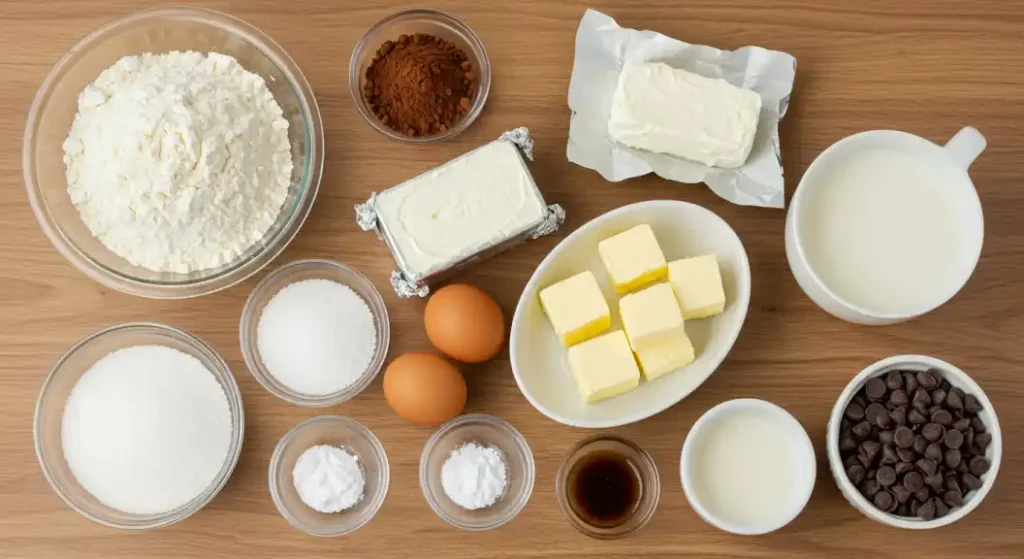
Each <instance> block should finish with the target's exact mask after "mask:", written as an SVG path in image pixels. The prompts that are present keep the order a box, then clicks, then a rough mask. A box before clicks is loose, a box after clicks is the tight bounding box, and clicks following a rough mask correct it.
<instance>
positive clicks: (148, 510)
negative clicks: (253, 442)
mask: <svg viewBox="0 0 1024 559" xmlns="http://www.w3.org/2000/svg"><path fill="white" fill-rule="evenodd" d="M231 429H232V427H231V410H230V408H229V407H228V401H227V398H226V397H225V395H224V389H223V388H222V387H221V385H220V383H219V382H218V381H217V379H216V377H214V376H213V373H211V372H210V371H209V370H207V368H206V367H205V366H204V365H203V364H202V363H201V362H200V361H199V360H198V359H196V358H195V357H193V356H191V355H188V354H187V353H184V352H182V351H179V350H177V349H172V348H169V347H164V346H134V347H128V348H124V349H120V350H118V351H115V352H113V353H111V354H110V355H107V356H106V357H104V358H102V359H100V360H99V361H97V362H96V363H95V364H94V365H93V366H92V367H91V368H90V369H89V370H88V371H86V372H85V374H84V375H82V377H81V378H80V379H78V382H77V383H76V384H75V387H74V388H73V389H72V390H71V393H70V394H69V395H68V400H67V404H66V405H65V407H64V416H63V422H62V426H61V442H62V444H63V447H64V457H65V459H66V460H67V463H68V467H69V468H70V469H71V473H72V474H74V476H75V479H77V480H78V482H79V483H80V484H81V485H82V487H84V488H85V490H86V491H88V492H89V493H90V494H91V495H92V496H93V497H96V499H98V500H99V501H100V502H101V503H103V504H105V505H107V506H109V507H112V508H115V509H117V510H120V511H122V512H126V513H131V514H160V513H165V512H169V511H171V510H174V509H177V508H178V507H181V506H182V505H185V504H186V503H188V502H189V501H191V500H192V499H194V498H195V497H197V496H199V495H200V494H201V493H202V492H203V491H205V490H206V488H207V487H209V486H210V484H212V483H213V481H214V479H215V478H216V477H217V474H218V473H219V472H220V469H221V467H222V466H223V465H224V462H225V460H226V459H227V457H228V452H229V449H230V446H231Z"/></svg>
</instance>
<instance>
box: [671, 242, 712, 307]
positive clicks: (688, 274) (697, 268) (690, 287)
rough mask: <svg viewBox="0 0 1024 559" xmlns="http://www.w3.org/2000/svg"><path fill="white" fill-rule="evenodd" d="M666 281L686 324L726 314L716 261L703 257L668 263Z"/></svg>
mask: <svg viewBox="0 0 1024 559" xmlns="http://www.w3.org/2000/svg"><path fill="white" fill-rule="evenodd" d="M668 281H669V283H671V284H672V288H673V290H675V293H676V299H678V300H679V307H680V308H681V309H682V311H683V318H684V319H686V320H690V319H694V318H705V317H708V316H714V315H716V314H718V313H720V312H722V311H723V310H725V290H724V289H723V288H722V274H721V272H720V271H719V269H718V258H717V257H716V256H715V255H714V254H705V255H703V256H695V257H693V258H684V259H682V260H676V261H674V262H670V263H669V265H668Z"/></svg>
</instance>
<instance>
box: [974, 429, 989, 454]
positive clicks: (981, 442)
mask: <svg viewBox="0 0 1024 559" xmlns="http://www.w3.org/2000/svg"><path fill="white" fill-rule="evenodd" d="M991 442H992V433H979V434H976V435H974V445H975V446H977V447H978V450H980V451H981V452H985V449H986V448H988V445H989V443H991Z"/></svg>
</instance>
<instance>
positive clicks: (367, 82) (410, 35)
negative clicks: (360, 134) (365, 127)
mask: <svg viewBox="0 0 1024 559" xmlns="http://www.w3.org/2000/svg"><path fill="white" fill-rule="evenodd" d="M349 88H350V90H351V93H352V98H353V100H354V101H355V103H356V108H357V109H358V110H359V114H361V115H363V118H365V119H366V121H367V122H369V123H370V125H371V126H373V127H374V128H376V129H377V130H379V131H380V132H382V133H384V134H386V135H388V136H390V137H392V138H395V139H396V140H401V141H404V142H410V143H431V142H439V141H442V140H446V139H448V138H452V137H454V136H457V135H458V134H459V133H461V132H462V131H463V130H465V129H466V128H468V127H469V125H470V124H472V122H473V121H474V120H476V117H477V116H479V115H480V112H481V111H482V110H483V108H484V103H485V102H486V101H487V93H488V92H489V91H490V88H491V65H490V61H489V60H488V59H487V52H486V51H485V50H484V45H483V43H481V42H480V39H479V38H478V37H477V36H476V33H474V32H473V30H471V29H470V28H469V27H467V26H466V25H465V24H464V23H462V22H461V21H459V20H457V19H455V18H453V17H451V16H449V15H447V14H443V13H441V12H437V11H433V10H408V11H404V12H399V13H397V14H394V15H391V16H388V17H386V18H384V19H383V20H381V21H380V22H378V23H377V24H375V25H373V26H372V27H370V29H369V30H368V31H367V32H366V33H365V34H364V35H363V37H362V38H361V39H360V40H359V42H358V43H357V44H356V47H355V50H353V51H352V60H351V61H350V62H349Z"/></svg>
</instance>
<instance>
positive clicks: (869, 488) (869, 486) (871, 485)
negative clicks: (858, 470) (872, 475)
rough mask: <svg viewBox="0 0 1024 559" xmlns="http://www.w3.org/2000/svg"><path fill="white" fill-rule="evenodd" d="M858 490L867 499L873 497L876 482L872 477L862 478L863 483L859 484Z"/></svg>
mask: <svg viewBox="0 0 1024 559" xmlns="http://www.w3.org/2000/svg"><path fill="white" fill-rule="evenodd" d="M860 492H861V493H863V494H864V496H865V497H867V498H869V499H870V498H871V497H874V496H875V493H878V482H877V481H875V480H873V479H866V480H864V483H862V484H860Z"/></svg>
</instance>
